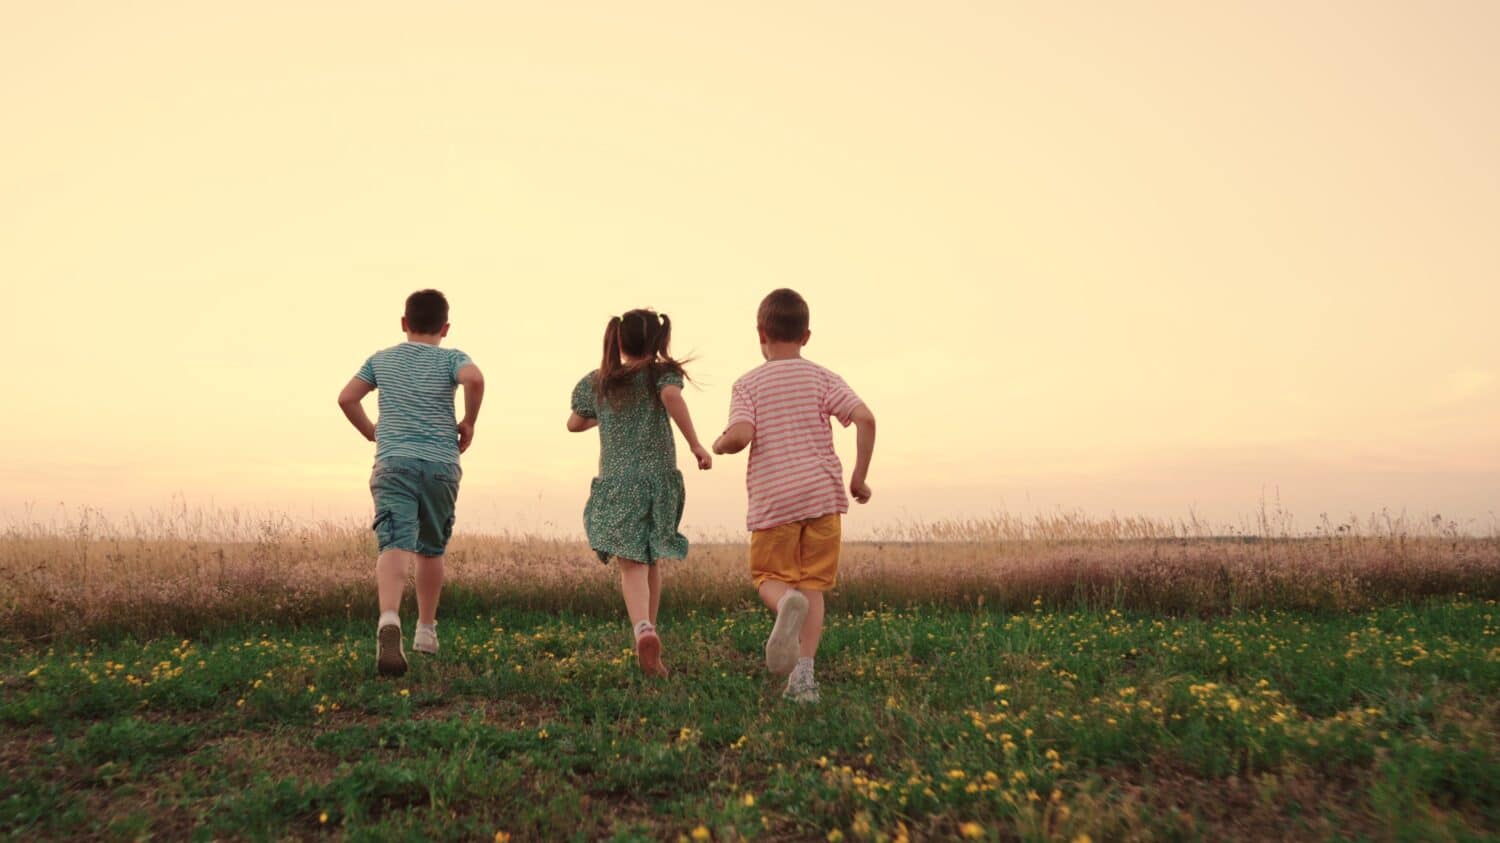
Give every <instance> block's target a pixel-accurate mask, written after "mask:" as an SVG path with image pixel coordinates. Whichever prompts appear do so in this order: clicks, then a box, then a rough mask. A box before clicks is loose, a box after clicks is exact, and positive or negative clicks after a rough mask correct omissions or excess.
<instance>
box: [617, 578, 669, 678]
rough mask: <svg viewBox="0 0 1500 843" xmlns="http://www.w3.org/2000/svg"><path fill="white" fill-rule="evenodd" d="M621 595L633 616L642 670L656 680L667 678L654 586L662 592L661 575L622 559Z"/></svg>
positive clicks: (631, 617) (637, 652) (637, 656)
mask: <svg viewBox="0 0 1500 843" xmlns="http://www.w3.org/2000/svg"><path fill="white" fill-rule="evenodd" d="M618 561H619V563H620V592H621V593H622V594H623V595H624V596H625V611H626V612H628V613H629V614H630V625H631V627H632V628H633V629H634V630H635V657H636V661H637V662H639V663H640V666H641V670H643V671H645V672H646V673H648V674H650V675H652V676H666V675H667V668H666V666H665V665H663V664H662V663H661V639H660V638H658V637H657V636H656V630H655V629H654V627H655V623H654V622H653V620H652V618H654V617H655V616H656V602H655V601H654V600H652V591H653V589H652V587H651V586H652V583H653V582H654V583H655V584H656V587H657V588H656V590H657V591H658V596H659V590H660V588H661V574H659V573H657V572H656V568H655V566H653V565H643V564H641V563H639V562H632V561H630V560H629V559H620V560H618Z"/></svg>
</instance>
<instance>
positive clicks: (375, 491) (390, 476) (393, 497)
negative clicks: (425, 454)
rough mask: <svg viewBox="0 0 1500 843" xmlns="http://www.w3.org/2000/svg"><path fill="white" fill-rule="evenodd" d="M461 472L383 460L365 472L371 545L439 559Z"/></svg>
mask: <svg viewBox="0 0 1500 843" xmlns="http://www.w3.org/2000/svg"><path fill="white" fill-rule="evenodd" d="M462 478H463V471H461V470H460V469H459V467H458V466H456V465H453V464H452V463H442V462H431V461H428V460H419V459H413V458H410V457H386V458H385V459H382V460H380V461H379V462H377V463H375V468H374V470H373V471H371V472H370V494H371V495H372V496H373V497H374V498H375V523H374V524H373V525H371V526H372V527H373V529H374V530H375V539H376V541H377V542H379V544H380V550H381V552H382V553H383V552H385V551H387V550H390V549H392V548H394V549H396V550H409V551H411V552H412V553H419V554H421V555H423V556H442V555H443V552H444V551H445V550H447V548H448V539H450V538H452V537H453V505H454V503H456V502H457V501H458V482H459V480H461V479H462Z"/></svg>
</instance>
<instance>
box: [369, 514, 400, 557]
mask: <svg viewBox="0 0 1500 843" xmlns="http://www.w3.org/2000/svg"><path fill="white" fill-rule="evenodd" d="M370 529H372V530H374V531H375V541H376V542H377V543H378V544H379V545H380V549H381V550H385V549H386V548H388V547H390V546H391V545H392V544H393V543H394V542H395V541H396V516H395V514H394V513H392V512H391V511H390V510H389V509H382V510H380V511H379V512H377V513H375V522H374V523H373V524H371V525H370Z"/></svg>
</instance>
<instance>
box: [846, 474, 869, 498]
mask: <svg viewBox="0 0 1500 843" xmlns="http://www.w3.org/2000/svg"><path fill="white" fill-rule="evenodd" d="M849 494H851V495H853V496H854V500H856V501H858V502H859V503H869V502H870V484H868V483H866V482H865V478H863V477H851V478H850V479H849Z"/></svg>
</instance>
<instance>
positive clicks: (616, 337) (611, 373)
mask: <svg viewBox="0 0 1500 843" xmlns="http://www.w3.org/2000/svg"><path fill="white" fill-rule="evenodd" d="M620 368H621V367H620V317H618V316H611V317H610V319H609V324H608V325H606V326H604V359H603V360H601V361H599V376H598V378H597V379H596V380H595V381H594V392H595V393H597V394H598V395H599V397H600V398H607V397H608V396H609V393H610V384H611V383H612V382H613V381H614V380H615V378H616V376H617V374H618V372H619V370H620Z"/></svg>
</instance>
